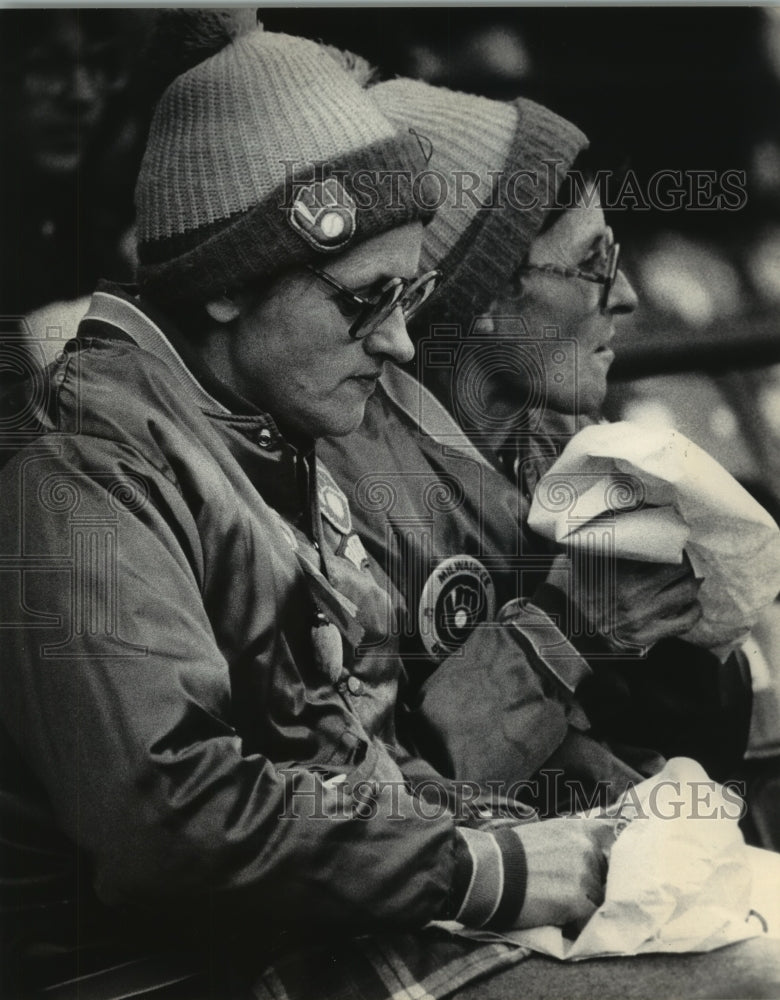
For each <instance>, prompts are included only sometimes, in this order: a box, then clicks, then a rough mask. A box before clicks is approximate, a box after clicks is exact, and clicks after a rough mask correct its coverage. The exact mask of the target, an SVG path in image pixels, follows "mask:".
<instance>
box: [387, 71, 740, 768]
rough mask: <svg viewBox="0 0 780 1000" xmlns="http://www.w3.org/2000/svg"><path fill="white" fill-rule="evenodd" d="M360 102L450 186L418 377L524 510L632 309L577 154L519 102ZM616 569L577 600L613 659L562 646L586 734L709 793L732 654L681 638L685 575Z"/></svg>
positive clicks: (410, 90) (721, 739)
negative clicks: (578, 667) (661, 758)
mask: <svg viewBox="0 0 780 1000" xmlns="http://www.w3.org/2000/svg"><path fill="white" fill-rule="evenodd" d="M371 93H372V96H373V97H374V99H375V100H376V102H377V104H378V106H379V107H381V108H382V110H383V111H384V113H385V114H387V115H388V117H389V118H390V119H391V120H393V121H395V122H397V123H398V124H399V125H400V124H401V123H402V122H407V123H409V124H410V125H411V126H412V127H413V128H414V129H415V130H416V131H417V132H418V133H420V134H423V135H426V136H427V138H428V140H429V141H430V142H431V143H432V144H433V145H434V146H435V147H436V148H437V150H438V153H439V161H440V166H439V169H440V170H441V171H442V173H443V174H444V175H445V176H446V177H448V178H450V196H449V197H448V199H447V201H446V202H445V203H444V204H443V205H441V206H440V208H439V211H438V212H437V215H436V218H435V219H434V220H433V221H432V223H431V225H430V226H429V227H428V229H427V230H426V233H425V237H424V240H423V251H422V255H421V261H422V264H421V266H422V267H426V266H430V263H429V262H430V261H432V260H436V261H437V266H439V267H441V269H442V271H443V273H444V274H446V275H447V280H446V282H445V283H444V285H443V286H442V288H441V290H440V291H439V292H438V293H437V295H436V296H434V297H432V298H431V300H430V301H429V303H428V304H427V306H426V307H425V308H424V309H423V310H422V311H421V313H419V314H418V316H417V317H416V318H415V320H414V323H413V325H412V335H413V338H414V339H415V341H416V342H417V344H418V358H417V370H418V372H419V373H420V376H421V378H422V380H423V381H424V382H425V384H426V385H427V386H428V387H429V388H430V389H431V390H432V391H433V392H434V393H435V394H436V395H437V396H438V398H439V399H440V400H441V401H442V403H443V404H444V405H445V407H446V408H447V409H448V410H449V412H450V413H451V414H453V415H454V416H455V418H456V419H457V421H458V423H459V424H460V426H461V428H462V429H464V430H465V431H466V432H467V433H468V434H469V437H470V438H471V439H472V440H473V441H474V442H475V443H476V444H477V445H478V447H479V448H480V449H481V451H482V452H483V454H484V455H485V456H486V458H487V459H488V461H490V462H491V464H492V465H494V466H495V467H497V468H499V469H501V470H502V471H503V472H504V473H506V475H507V476H508V478H509V479H510V480H511V481H512V482H515V483H516V484H517V485H518V486H519V487H520V488H521V490H522V491H523V494H524V496H523V499H524V501H525V502H526V503H530V501H531V498H532V492H533V488H534V486H535V483H536V482H537V481H538V478H539V476H540V475H541V474H542V473H543V472H544V471H546V469H547V468H548V467H549V465H550V464H551V463H552V461H553V460H554V458H555V456H556V454H557V452H558V451H559V450H560V449H562V448H563V446H564V445H565V443H566V441H567V440H568V438H569V436H570V434H571V431H572V429H573V428H574V426H576V423H577V422H579V421H582V420H584V421H586V422H588V421H592V420H594V419H598V418H599V417H600V414H601V407H602V404H603V402H604V397H605V395H606V390H607V381H606V380H607V373H608V370H609V367H610V365H611V362H612V360H613V358H614V354H613V352H612V350H611V349H610V342H611V340H612V338H613V336H614V333H615V323H616V321H619V319H620V317H621V316H623V315H625V314H628V313H631V312H632V311H633V310H634V309H635V308H636V304H637V298H636V295H635V292H634V290H633V288H632V287H631V285H630V283H629V282H628V279H627V278H626V276H625V275H624V274H623V272H622V271H621V270H620V268H619V256H618V254H619V247H618V246H617V245H616V243H615V237H614V234H613V233H612V231H611V229H610V228H609V227H608V226H607V225H606V222H605V219H604V213H603V211H602V209H601V206H600V203H599V200H598V187H597V186H596V184H595V183H594V182H593V180H592V178H593V176H594V175H595V174H596V171H595V169H594V168H593V166H592V160H591V159H590V158H589V154H588V152H587V149H586V147H587V140H586V138H585V136H584V135H583V134H582V133H581V132H579V130H577V129H576V128H575V127H574V126H573V125H571V124H570V123H569V122H566V121H564V120H563V119H561V118H559V117H558V116H556V115H554V114H552V112H550V111H548V110H547V109H544V108H540V107H539V106H538V105H536V104H533V103H532V102H529V101H525V100H522V99H520V100H518V101H515V102H514V103H513V104H511V105H508V104H504V105H501V104H498V103H497V102H491V101H485V100H483V99H480V98H474V97H469V98H465V97H464V96H463V95H452V94H449V93H447V92H446V91H442V90H440V89H438V88H432V87H427V86H425V85H424V84H419V83H415V82H413V81H408V80H394V81H390V82H388V83H385V84H381V85H379V86H378V87H375V88H374V89H373V90H372V91H371ZM464 173H466V174H467V175H468V176H469V177H470V182H471V187H473V188H476V189H477V190H479V191H480V192H482V194H483V198H482V202H483V203H484V204H485V205H486V207H474V206H473V204H465V203H464V202H465V200H464V199H463V198H462V197H460V198H459V197H458V187H459V185H458V183H457V181H456V182H455V183H452V179H453V178H455V179H457V177H458V175H459V174H464ZM460 187H461V188H462V187H463V182H462V181H461V183H460ZM479 317H483V318H484V319H483V320H482V321H480V319H479ZM472 324H474V325H472ZM437 327H438V328H440V329H438V330H437ZM448 327H449V329H448ZM453 327H455V328H459V333H453ZM445 349H447V350H448V351H449V360H450V363H449V364H448V363H442V360H441V359H442V357H443V355H445V354H446V353H447V350H445ZM525 541H526V546H525V550H524V551H525V554H526V555H527V556H534V555H538V554H540V553H544V552H549V547H548V545H547V544H546V543H545V542H543V541H542V540H541V539H539V538H538V536H536V535H534V534H533V533H529V534H528V535H526V538H525ZM615 572H616V586H617V593H616V597H617V608H616V609H615V612H612V611H611V609H610V608H609V602H607V601H605V600H604V599H603V598H602V597H601V593H600V591H599V589H598V585H597V584H596V582H595V578H594V577H591V579H590V581H589V585H588V586H587V587H586V586H582V587H581V588H580V591H579V594H580V604H581V607H580V609H579V613H580V614H581V615H583V616H584V619H585V621H586V622H589V627H586V628H585V630H584V631H585V633H587V632H590V633H591V635H592V634H593V633H594V632H596V633H600V632H605V631H606V632H607V633H609V634H610V635H611V640H610V642H609V646H610V647H611V649H610V652H611V653H612V654H613V655H612V656H609V657H608V659H607V660H604V659H602V657H603V655H604V654H605V653H607V649H606V648H604V647H603V646H602V647H601V648H599V643H596V644H594V643H593V642H592V640H591V639H589V638H588V636H587V634H586V635H585V636H584V637H582V638H580V639H577V638H575V639H574V641H575V644H576V645H578V648H580V649H582V650H583V652H585V653H586V655H587V656H588V659H589V662H590V663H591V664H594V665H597V669H596V670H595V673H594V675H593V676H592V677H589V678H588V679H587V681H586V683H585V684H583V685H582V686H581V687H580V689H579V690H580V694H581V697H582V698H583V700H584V702H585V704H586V707H587V709H588V714H589V716H590V717H591V719H592V721H593V723H594V724H595V725H596V726H597V727H600V728H601V730H602V732H604V733H605V734H608V735H609V736H610V737H611V738H612V739H614V740H619V741H621V742H628V743H634V742H638V743H640V744H644V745H648V746H652V747H655V748H656V749H657V750H659V751H660V752H662V753H664V754H666V755H670V756H671V755H678V754H686V755H690V756H693V757H695V758H697V759H699V760H700V761H701V762H702V763H703V764H704V765H705V766H706V767H707V769H708V771H709V772H710V773H712V774H713V775H715V776H717V777H718V778H719V779H720V780H726V779H733V778H737V777H739V776H742V774H743V765H742V759H743V755H744V752H745V748H746V745H747V738H748V731H749V727H750V701H751V698H750V681H749V677H750V674H749V668H748V666H747V663H746V662H745V661H744V657H742V655H741V654H734V655H733V656H732V657H731V658H730V659H729V660H728V661H727V662H726V663H725V664H721V663H720V661H719V660H718V658H717V657H715V656H714V655H713V654H711V653H709V652H708V651H706V650H703V649H700V648H698V647H695V646H692V645H691V644H689V643H687V642H685V641H683V640H680V639H677V638H675V637H676V636H679V635H683V634H684V633H685V632H686V631H687V630H688V628H689V627H690V626H691V625H692V624H693V623H694V621H695V618H696V617H697V615H698V614H699V613H700V612H699V607H698V604H696V602H695V598H696V593H697V589H698V586H697V584H696V583H695V581H694V580H693V576H692V572H691V571H690V569H689V568H686V567H673V566H661V565H659V566H655V567H653V566H652V565H651V564H647V563H642V564H634V563H631V562H625V563H624V562H622V561H619V560H618V561H616V562H615ZM547 596H548V598H549V597H550V594H549V592H547ZM557 610H558V614H560V615H563V616H564V617H563V619H559V620H571V619H572V617H573V616H572V614H571V612H566V611H565V610H564V609H563V608H562V607H558V609H557ZM611 613H616V615H617V617H616V618H611V617H610V614H611ZM617 637H620V638H622V639H628V640H629V642H631V641H633V642H635V643H638V644H639V645H640V646H644V647H651V649H650V652H649V655H648V656H647V658H646V659H643V660H638V659H637V657H636V651H631V650H629V651H628V653H629V655H630V659H629V660H628V662H626V663H621V662H620V661H619V660H617V661H616V660H615V658H614V653H615V652H620V651H621V646H622V648H623V649H625V643H620V642H618V643H617V644H616V643H615V642H614V639H615V638H617ZM632 652H633V655H631V653H632ZM694 719H695V720H696V721H695V722H694V721H693V720H694Z"/></svg>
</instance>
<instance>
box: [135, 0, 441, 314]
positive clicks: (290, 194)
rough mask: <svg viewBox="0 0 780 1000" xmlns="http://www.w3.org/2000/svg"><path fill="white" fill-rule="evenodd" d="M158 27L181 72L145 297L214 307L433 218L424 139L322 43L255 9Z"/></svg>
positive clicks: (149, 197)
mask: <svg viewBox="0 0 780 1000" xmlns="http://www.w3.org/2000/svg"><path fill="white" fill-rule="evenodd" d="M160 30H161V32H162V37H163V38H164V40H165V44H164V45H162V46H161V49H162V51H163V52H167V56H168V59H169V60H170V61H169V63H168V65H169V66H170V67H171V71H172V73H173V74H174V76H175V78H174V79H173V81H172V82H170V83H167V81H166V80H163V81H162V82H163V85H165V84H166V83H167V86H165V90H164V92H163V94H162V96H161V98H160V100H159V102H158V104H157V107H156V109H155V113H154V117H153V120H152V124H151V128H150V131H149V137H148V140H147V147H146V152H145V154H144V158H143V162H142V165H141V170H140V174H139V178H138V183H137V186H136V209H137V217H138V244H139V245H138V253H139V260H140V266H139V271H138V280H139V283H140V285H141V287H142V288H143V289H144V291H145V292H146V293H147V294H150V295H151V296H152V297H154V298H157V299H159V300H163V301H166V300H168V301H170V300H183V299H189V300H200V301H205V300H207V299H208V298H209V297H211V296H214V295H218V294H222V293H223V292H224V291H226V290H229V289H231V288H235V287H239V286H240V285H242V284H244V283H246V282H249V281H256V280H268V279H271V278H273V277H274V276H275V275H276V274H278V273H279V272H281V271H283V270H285V269H287V268H289V267H292V266H296V265H302V264H305V263H307V262H310V261H312V260H316V259H319V260H320V261H321V260H322V258H323V257H327V255H329V254H330V255H332V254H334V253H338V252H341V251H343V250H346V249H348V248H349V247H351V246H353V245H355V244H356V243H358V242H360V241H362V240H365V239H367V238H368V237H370V236H374V235H376V234H378V233H382V232H385V231H387V230H389V229H392V228H394V227H396V226H399V225H402V224H404V223H406V222H410V221H413V220H415V219H424V220H427V219H428V218H429V217H430V214H431V212H430V207H429V206H430V198H429V197H428V196H426V195H425V193H424V191H425V177H424V176H423V177H422V178H420V174H421V173H424V168H425V162H424V158H423V156H422V153H421V151H420V147H419V144H418V142H417V141H416V139H415V138H414V137H413V136H411V135H409V134H408V132H407V130H406V128H405V127H403V128H401V129H400V130H399V128H398V126H395V125H392V124H391V123H390V122H388V120H387V119H386V118H385V117H384V116H383V114H382V113H381V111H380V110H379V109H378V108H377V105H376V104H375V103H374V102H373V101H372V100H371V99H370V97H369V96H368V94H367V93H366V91H364V90H362V89H361V87H360V84H359V83H358V82H357V81H356V79H354V78H353V77H352V76H351V75H350V74H349V73H347V72H345V70H344V69H342V67H340V66H339V65H338V64H337V63H336V61H335V60H334V59H333V58H332V57H331V56H330V55H328V53H327V52H326V51H324V50H323V49H322V48H321V47H320V46H319V45H317V44H316V43H315V42H311V41H307V40H305V39H302V38H294V37H292V36H289V35H283V34H276V33H271V32H266V31H264V30H263V29H262V27H260V26H256V25H254V24H253V23H247V20H246V12H243V13H242V17H241V18H240V19H239V20H235V19H233V18H232V17H231V15H230V14H227V13H226V12H225V11H208V10H189V11H176V12H173V11H171V12H167V14H166V16H164V18H163V24H162V27H161V29H160ZM158 48H160V45H159V43H158ZM165 62H166V60H165V59H163V60H162V64H163V66H164V65H165Z"/></svg>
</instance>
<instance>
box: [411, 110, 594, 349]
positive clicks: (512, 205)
mask: <svg viewBox="0 0 780 1000" xmlns="http://www.w3.org/2000/svg"><path fill="white" fill-rule="evenodd" d="M513 103H514V106H515V108H516V110H517V126H516V129H515V134H514V136H513V138H512V143H511V146H510V149H509V153H508V155H507V158H506V162H505V164H504V167H503V169H502V170H501V171H500V172H495V181H494V189H493V192H492V196H491V198H490V200H489V201H488V202H487V203H486V204H485V205H484V207H482V208H480V209H479V210H478V212H477V214H476V215H475V216H474V218H473V219H472V220H471V222H470V223H469V225H468V226H467V227H466V228H465V229H464V231H463V232H462V233H461V234H460V236H459V238H458V240H457V242H456V243H455V244H454V246H453V247H452V248H451V249H450V251H449V252H448V254H447V256H446V257H445V258H444V259H443V260H441V261H439V262H438V263H437V264H436V266H437V267H439V268H441V270H442V271H443V273H444V278H445V280H444V282H443V284H442V285H441V286H440V288H439V289H438V290H437V292H436V294H435V295H434V296H433V297H432V298H431V300H430V303H429V304H428V305H426V306H425V307H424V309H422V310H421V311H420V312H419V313H418V314H417V316H416V317H415V320H414V324H413V332H414V333H416V334H417V336H418V337H419V336H422V335H423V334H424V333H425V332H427V330H428V328H429V326H430V324H431V323H432V322H436V323H443V322H450V323H459V324H460V325H461V327H462V329H463V331H464V332H468V329H469V326H470V324H471V321H472V320H473V318H474V317H475V316H482V315H485V314H486V313H488V312H489V310H490V306H491V304H492V303H493V301H494V300H495V299H496V298H497V297H498V296H499V294H500V293H502V292H503V291H505V289H506V287H507V284H508V283H509V281H510V279H511V278H512V276H513V275H514V273H515V271H516V269H517V268H518V266H519V265H520V263H521V261H522V260H523V259H524V258H525V255H526V254H527V253H528V248H529V247H530V245H531V243H532V242H533V240H534V239H535V237H536V236H537V234H538V233H539V230H540V229H541V227H542V223H543V222H544V219H545V217H546V215H547V213H548V212H549V211H550V209H551V208H552V207H553V206H554V205H555V198H556V195H557V193H558V188H559V187H560V185H561V182H562V181H563V179H564V177H565V176H566V173H567V171H568V170H569V169H570V168H571V165H572V163H573V162H574V160H575V159H576V157H577V155H578V154H579V153H580V152H581V151H582V150H583V149H585V148H586V147H587V145H588V140H587V138H586V136H585V135H584V134H583V133H582V132H581V131H580V130H579V129H578V128H577V127H576V125H573V124H572V123H571V122H568V121H566V119H564V118H561V117H560V116H559V115H556V114H555V113H554V112H552V111H550V110H549V109H548V108H545V107H542V105H540V104H536V103H535V102H534V101H529V100H526V99H525V98H518V99H517V100H516V101H514V102H513Z"/></svg>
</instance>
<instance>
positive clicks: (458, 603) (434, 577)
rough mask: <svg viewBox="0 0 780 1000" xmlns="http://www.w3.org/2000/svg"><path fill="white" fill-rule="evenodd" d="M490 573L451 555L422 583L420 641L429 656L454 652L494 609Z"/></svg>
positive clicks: (470, 558)
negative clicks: (423, 584)
mask: <svg viewBox="0 0 780 1000" xmlns="http://www.w3.org/2000/svg"><path fill="white" fill-rule="evenodd" d="M495 605H496V599H495V588H494V586H493V580H492V577H491V576H490V573H488V571H487V570H486V569H485V567H484V566H483V565H482V563H481V562H480V561H479V560H478V559H475V558H474V557H473V556H467V555H460V556H450V558H448V559H444V560H443V561H442V562H440V563H439V565H438V566H437V567H436V568H435V569H434V571H433V572H432V573H431V575H430V576H429V577H428V579H427V580H426V581H425V586H424V587H423V590H422V594H421V595H420V605H419V628H420V638H421V640H422V643H423V645H424V646H425V648H426V650H427V651H428V653H430V655H431V656H434V657H437V658H443V657H445V656H448V655H449V654H450V653H452V652H454V651H455V650H456V649H458V648H459V647H460V646H462V645H463V643H464V642H465V641H466V639H468V637H469V635H470V634H471V632H472V630H473V629H474V628H475V627H476V626H477V625H479V624H480V623H482V622H486V621H492V620H493V616H494V614H495V610H496V607H495Z"/></svg>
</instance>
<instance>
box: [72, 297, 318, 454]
mask: <svg viewBox="0 0 780 1000" xmlns="http://www.w3.org/2000/svg"><path fill="white" fill-rule="evenodd" d="M133 291H134V289H133V288H132V287H131V286H121V285H117V284H114V283H110V282H106V281H102V282H100V284H99V285H98V288H97V291H96V292H95V293H94V295H93V296H92V300H91V302H90V307H89V310H88V312H87V314H86V316H84V318H83V320H82V323H87V324H88V323H89V322H90V321H95V322H97V323H104V324H108V325H109V326H111V327H113V328H114V329H118V330H120V331H122V332H123V333H125V334H126V335H127V336H129V337H130V338H131V339H132V340H133V341H134V342H135V343H136V344H137V345H138V347H140V348H141V349H142V350H144V351H147V352H148V353H149V354H153V355H154V356H155V357H157V358H159V359H160V360H161V361H162V362H164V363H165V365H166V366H167V367H168V368H169V369H170V370H171V371H172V372H173V373H174V375H176V377H177V379H178V381H179V384H180V386H181V388H182V391H183V392H184V394H185V396H186V397H187V398H188V399H189V400H190V401H191V402H193V403H194V404H195V405H196V406H197V407H198V408H199V409H201V410H202V411H203V412H205V413H208V414H210V415H212V416H218V417H220V418H221V419H223V420H228V421H229V422H232V423H236V425H237V426H241V425H244V426H246V427H247V429H249V425H251V427H256V426H257V425H258V424H261V425H262V427H263V428H266V429H267V430H268V431H269V432H270V434H271V436H272V439H273V440H275V441H278V442H279V443H282V442H284V443H285V444H287V445H288V447H290V446H292V447H294V449H295V450H296V451H301V452H303V453H307V452H309V451H311V449H312V446H313V442H311V441H300V442H295V444H292V443H291V442H289V441H286V439H285V436H284V435H283V434H282V433H281V431H280V430H279V428H278V427H277V425H276V422H275V421H274V419H273V417H272V416H271V415H270V414H269V413H266V412H264V411H263V410H261V409H259V408H258V407H256V406H254V405H253V404H252V403H250V402H248V401H247V400H245V399H244V398H243V397H242V396H240V395H238V393H236V392H234V391H233V390H232V389H231V388H230V387H229V386H227V385H225V384H224V382H222V381H221V380H220V379H218V378H217V376H216V375H215V374H214V373H213V372H212V371H211V370H210V369H209V368H208V367H207V366H206V365H204V364H203V363H202V361H200V359H199V358H198V357H197V355H196V353H195V352H194V351H193V350H192V349H191V347H190V344H189V342H188V341H187V338H186V337H185V336H184V334H183V333H181V331H179V330H177V329H176V327H175V326H174V325H173V324H172V323H171V321H170V320H169V319H168V318H167V317H166V316H164V315H162V314H161V313H160V312H159V311H158V310H157V309H156V308H155V306H154V305H153V304H151V303H149V302H147V301H145V300H142V299H139V298H136V297H135V296H134V295H133V294H132V292H133ZM163 327H164V329H165V332H164V330H163ZM230 418H233V419H232V420H231V419H230Z"/></svg>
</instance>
